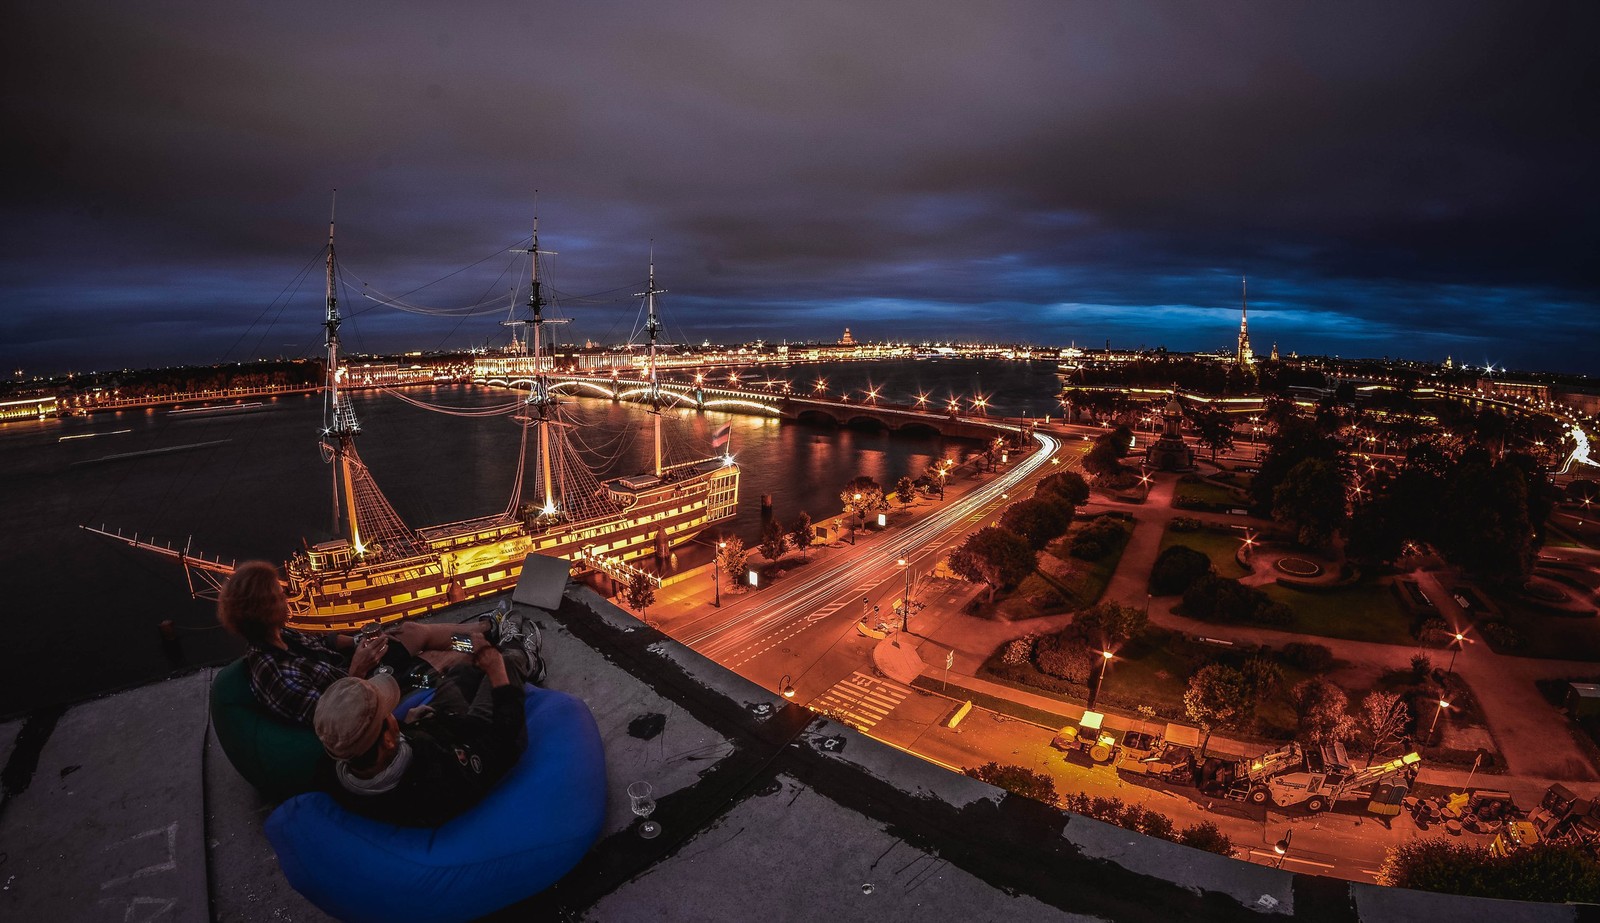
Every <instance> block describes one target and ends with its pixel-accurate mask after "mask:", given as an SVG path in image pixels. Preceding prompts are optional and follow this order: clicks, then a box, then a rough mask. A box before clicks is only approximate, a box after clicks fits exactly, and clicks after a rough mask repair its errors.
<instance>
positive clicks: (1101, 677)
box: [1084, 651, 1116, 711]
mask: <svg viewBox="0 0 1600 923" xmlns="http://www.w3.org/2000/svg"><path fill="white" fill-rule="evenodd" d="M1115 656H1116V655H1114V654H1112V653H1111V652H1110V651H1101V652H1100V664H1099V666H1100V669H1099V670H1098V671H1096V672H1095V674H1094V682H1093V683H1092V684H1091V685H1090V686H1089V701H1088V703H1087V704H1086V705H1084V708H1085V710H1088V711H1093V710H1094V703H1095V700H1097V699H1099V698H1100V687H1101V686H1103V685H1105V681H1106V671H1107V670H1109V669H1111V661H1112V659H1113V658H1114V657H1115Z"/></svg>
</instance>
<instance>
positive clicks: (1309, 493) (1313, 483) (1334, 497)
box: [1272, 458, 1345, 547]
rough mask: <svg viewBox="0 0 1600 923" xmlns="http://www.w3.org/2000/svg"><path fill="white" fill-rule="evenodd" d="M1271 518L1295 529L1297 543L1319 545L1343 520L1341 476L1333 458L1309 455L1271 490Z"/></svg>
mask: <svg viewBox="0 0 1600 923" xmlns="http://www.w3.org/2000/svg"><path fill="white" fill-rule="evenodd" d="M1272 518H1273V519H1275V520H1277V521H1278V522H1281V523H1283V524H1285V525H1288V526H1290V527H1292V528H1293V529H1294V530H1295V536H1296V538H1297V539H1298V540H1299V542H1300V544H1302V545H1308V546H1312V547H1321V546H1322V545H1325V544H1326V543H1327V542H1328V540H1329V539H1331V538H1332V537H1333V533H1334V532H1337V531H1338V530H1339V527H1340V526H1342V525H1343V524H1344V520H1345V500H1344V478H1343V477H1341V476H1340V474H1339V468H1338V466H1337V465H1335V464H1334V463H1333V462H1328V461H1323V460H1322V459H1320V458H1308V459H1306V460H1305V461H1303V462H1301V463H1299V464H1298V465H1295V466H1294V467H1293V468H1291V469H1290V470H1289V473H1288V474H1286V475H1285V476H1284V478H1283V482H1282V483H1280V484H1279V485H1278V487H1277V489H1276V490H1274V491H1273V492H1272Z"/></svg>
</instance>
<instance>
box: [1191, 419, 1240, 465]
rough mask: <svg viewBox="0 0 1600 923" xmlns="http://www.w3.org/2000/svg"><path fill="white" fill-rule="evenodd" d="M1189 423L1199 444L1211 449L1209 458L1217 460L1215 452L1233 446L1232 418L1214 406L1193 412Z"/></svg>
mask: <svg viewBox="0 0 1600 923" xmlns="http://www.w3.org/2000/svg"><path fill="white" fill-rule="evenodd" d="M1190 423H1192V424H1193V426H1194V432H1195V438H1196V439H1198V440H1199V442H1200V444H1201V445H1203V446H1205V447H1206V448H1208V449H1210V450H1211V460H1212V461H1213V462H1215V461H1216V460H1217V453H1218V452H1222V451H1226V450H1228V449H1231V448H1233V418H1232V417H1230V416H1228V415H1227V413H1225V412H1223V411H1221V410H1217V409H1216V408H1214V407H1207V408H1206V409H1204V410H1202V411H1200V412H1199V413H1197V414H1195V415H1194V416H1193V417H1192V418H1191V420H1190Z"/></svg>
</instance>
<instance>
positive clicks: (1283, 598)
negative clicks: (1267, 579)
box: [1260, 578, 1417, 646]
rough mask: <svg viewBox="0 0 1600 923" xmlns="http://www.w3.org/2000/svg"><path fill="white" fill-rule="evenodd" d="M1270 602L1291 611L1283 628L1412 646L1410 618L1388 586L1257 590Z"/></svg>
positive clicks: (1361, 583)
mask: <svg viewBox="0 0 1600 923" xmlns="http://www.w3.org/2000/svg"><path fill="white" fill-rule="evenodd" d="M1260 589H1261V590H1262V591H1263V592H1265V593H1266V594H1267V595H1268V596H1269V597H1271V598H1272V600H1273V601H1274V602H1281V603H1284V604H1285V605H1287V606H1288V607H1289V608H1290V609H1291V610H1293V611H1294V621H1293V622H1292V623H1290V624H1289V625H1288V626H1287V628H1288V629H1289V630H1292V631H1297V632H1300V633H1301V634H1308V635H1321V636H1322V637H1324V638H1345V639H1347V640H1350V641H1375V642H1377V643H1379V644H1404V645H1407V646H1414V645H1415V644H1416V643H1417V642H1416V639H1415V638H1413V637H1412V636H1411V617H1410V616H1409V615H1408V614H1406V611H1405V607H1403V606H1402V605H1401V604H1400V600H1399V599H1398V598H1397V597H1396V596H1395V595H1394V592H1393V591H1392V590H1390V589H1389V586H1388V584H1386V583H1382V582H1379V581H1378V580H1374V579H1371V578H1367V579H1364V580H1360V581H1358V582H1356V583H1354V584H1351V585H1349V586H1343V587H1338V588H1336V589H1329V590H1326V591H1315V590H1300V589H1294V588H1292V587H1287V586H1282V585H1280V584H1276V583H1273V584H1268V585H1265V586H1262V587H1261V588H1260Z"/></svg>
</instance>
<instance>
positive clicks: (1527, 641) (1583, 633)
mask: <svg viewBox="0 0 1600 923" xmlns="http://www.w3.org/2000/svg"><path fill="white" fill-rule="evenodd" d="M1481 592H1483V594H1484V595H1486V596H1488V597H1489V599H1490V600H1491V601H1492V602H1493V603H1494V605H1495V607H1496V608H1497V609H1499V610H1500V612H1501V614H1502V616H1503V618H1501V619H1500V621H1503V622H1505V623H1506V624H1507V625H1509V626H1510V627H1511V628H1512V629H1513V630H1515V631H1516V633H1517V634H1518V635H1521V636H1522V644H1521V645H1520V646H1518V647H1517V648H1515V649H1513V650H1506V651H1502V652H1503V653H1507V654H1517V655H1520V656H1523V657H1541V658H1545V659H1549V660H1586V661H1600V619H1597V618H1594V617H1589V618H1584V617H1582V616H1570V615H1553V614H1550V613H1546V612H1544V611H1542V610H1540V609H1536V608H1534V607H1533V606H1531V605H1529V604H1528V603H1526V602H1524V601H1523V600H1522V599H1521V598H1519V597H1518V596H1517V595H1516V594H1514V593H1510V592H1507V591H1505V590H1501V589H1496V588H1491V587H1487V586H1485V587H1482V588H1481ZM1573 592H1576V591H1573ZM1478 621H1479V622H1489V621H1494V616H1493V615H1491V614H1489V613H1481V614H1479V616H1478ZM1478 634H1479V635H1480V636H1481V635H1482V632H1479V633H1478ZM1493 646H1494V645H1491V647H1493ZM1495 649H1496V650H1497V651H1499V650H1501V649H1500V648H1498V647H1496V648H1495Z"/></svg>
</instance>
